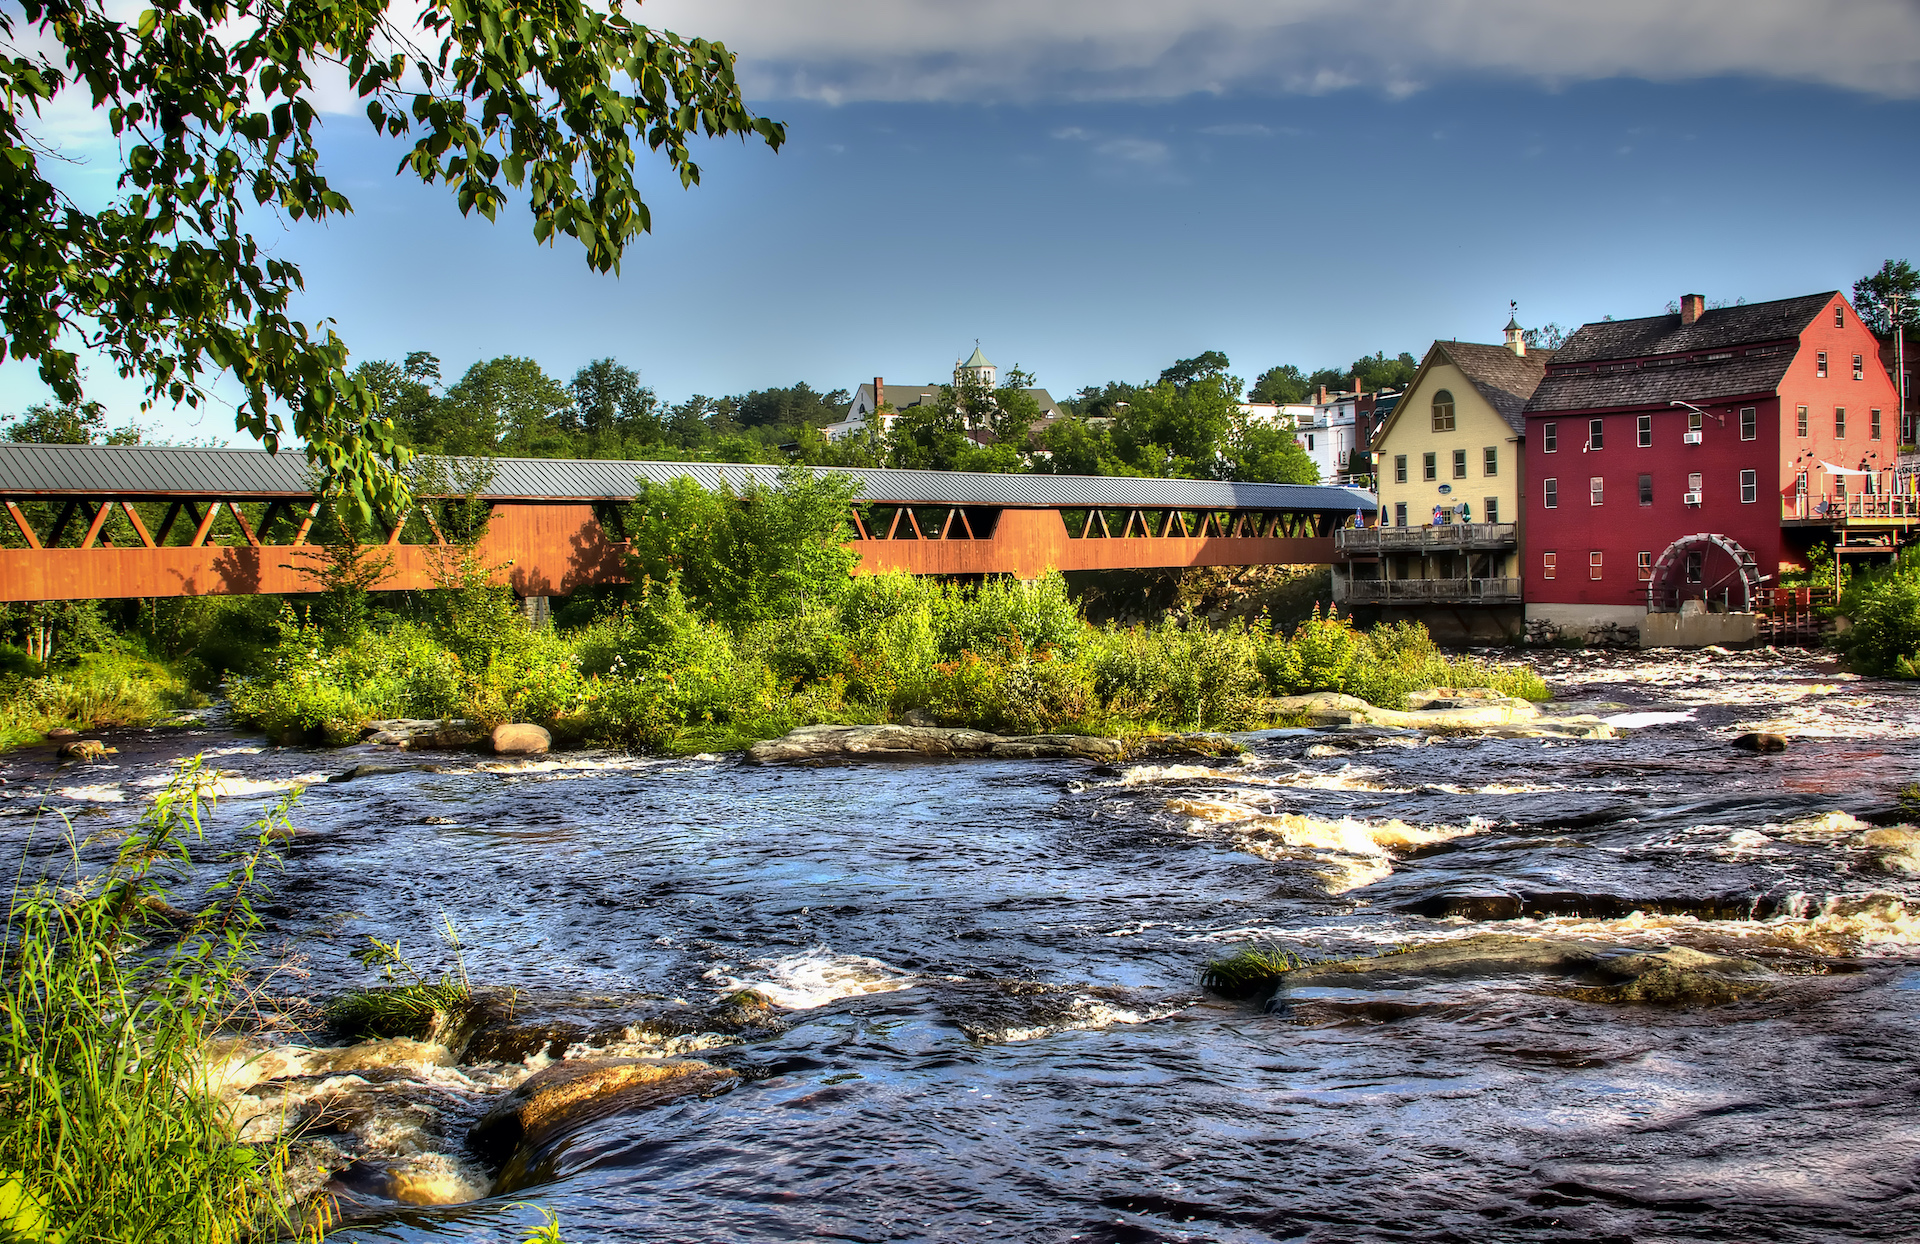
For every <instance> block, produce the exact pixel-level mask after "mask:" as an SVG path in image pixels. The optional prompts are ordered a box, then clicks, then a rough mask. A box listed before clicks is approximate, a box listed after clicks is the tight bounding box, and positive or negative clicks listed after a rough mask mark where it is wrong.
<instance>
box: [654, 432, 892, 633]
mask: <svg viewBox="0 0 1920 1244" xmlns="http://www.w3.org/2000/svg"><path fill="white" fill-rule="evenodd" d="M858 487H859V485H858V483H857V482H856V481H855V480H854V478H853V477H852V476H849V475H841V474H836V473H832V472H826V473H822V474H817V475H816V474H815V473H814V472H813V471H812V470H810V469H808V468H806V467H803V466H792V467H788V468H787V469H786V470H784V471H782V472H781V474H780V481H779V483H778V484H777V485H775V486H773V487H768V486H767V485H765V484H763V483H761V482H760V481H759V480H758V479H752V478H750V479H748V480H746V481H745V483H744V486H743V487H742V488H741V489H739V490H738V491H736V490H734V489H733V488H731V487H728V488H724V489H722V490H721V491H719V492H709V491H707V490H706V489H704V488H702V487H700V486H699V485H698V484H696V483H694V482H693V481H692V480H690V479H685V478H681V479H676V480H674V481H673V482H671V483H668V484H657V483H652V482H650V481H647V480H641V481H639V492H638V495H637V496H636V497H635V499H634V501H633V503H632V504H631V505H630V506H629V507H628V510H627V514H626V523H627V529H628V530H629V531H630V532H632V533H633V546H632V547H633V551H632V554H631V559H632V566H631V571H630V574H631V578H632V579H633V581H634V582H636V583H653V584H658V585H663V586H664V585H667V584H677V585H678V587H679V589H680V590H681V591H683V592H685V594H686V596H687V599H688V600H689V601H691V602H692V603H693V604H694V605H695V607H696V608H698V609H699V610H700V611H701V612H702V613H704V614H705V615H706V616H708V617H711V618H714V619H716V620H718V621H722V622H727V623H730V624H742V623H748V622H756V621H764V620H767V619H770V618H782V617H789V616H792V615H794V614H796V613H798V612H800V611H801V610H802V609H804V608H806V607H807V606H809V605H827V604H831V603H833V602H834V601H835V600H838V599H839V597H840V594H841V593H842V592H844V591H845V590H846V585H847V577H848V575H849V574H850V573H851V572H852V570H853V566H854V563H855V562H856V561H857V560H858V554H856V553H853V552H850V551H849V550H848V549H847V548H846V547H845V545H846V542H847V541H848V540H850V539H851V538H852V536H853V528H852V524H851V523H850V522H849V521H848V515H849V506H850V503H851V502H852V500H853V495H854V493H855V492H856V491H857V490H858Z"/></svg>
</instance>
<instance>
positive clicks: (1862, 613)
mask: <svg viewBox="0 0 1920 1244" xmlns="http://www.w3.org/2000/svg"><path fill="white" fill-rule="evenodd" d="M1852 569H1853V573H1851V574H1849V575H1847V576H1846V578H1845V579H1844V580H1843V583H1844V588H1843V590H1842V592H1841V594H1840V609H1839V612H1840V613H1841V614H1842V615H1843V616H1845V617H1846V618H1848V619H1849V620H1850V623H1851V625H1850V626H1849V628H1848V630H1847V631H1846V632H1845V633H1843V634H1841V635H1838V636H1836V637H1835V639H1834V646H1835V647H1836V648H1838V649H1840V651H1841V652H1842V653H1844V654H1845V656H1846V658H1847V664H1848V665H1849V666H1850V667H1852V668H1853V669H1854V670H1855V671H1856V672H1858V673H1861V674H1878V675H1882V676H1884V677H1889V678H1920V553H1916V552H1915V551H1913V550H1907V551H1905V552H1902V553H1900V554H1899V555H1898V556H1896V557H1895V558H1894V560H1893V562H1892V564H1890V565H1888V566H1884V567H1876V568H1873V569H1867V568H1865V567H1855V568H1852Z"/></svg>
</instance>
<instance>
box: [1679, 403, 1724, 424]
mask: <svg viewBox="0 0 1920 1244" xmlns="http://www.w3.org/2000/svg"><path fill="white" fill-rule="evenodd" d="M1667 405H1669V406H1685V407H1686V408H1687V409H1688V410H1690V411H1692V412H1693V413H1694V414H1696V415H1699V416H1700V417H1701V418H1703V419H1704V418H1706V417H1707V416H1709V415H1712V416H1713V420H1714V422H1716V423H1718V424H1719V425H1720V426H1721V427H1723V428H1724V427H1726V426H1727V417H1726V416H1725V415H1715V414H1714V413H1713V412H1712V411H1710V410H1701V409H1700V408H1699V407H1698V406H1695V405H1694V404H1693V403H1692V402H1683V401H1681V400H1680V399H1679V398H1677V397H1676V398H1674V399H1673V400H1672V401H1671V402H1668V403H1667Z"/></svg>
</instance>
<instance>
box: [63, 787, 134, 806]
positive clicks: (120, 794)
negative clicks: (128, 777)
mask: <svg viewBox="0 0 1920 1244" xmlns="http://www.w3.org/2000/svg"><path fill="white" fill-rule="evenodd" d="M48 793H49V794H53V795H58V796H59V797H60V798H62V799H71V800H73V801H74V802H75V803H125V802H126V801H127V792H126V791H125V790H124V789H122V788H121V787H119V786H108V785H105V784H102V785H99V786H60V787H56V788H54V789H53V790H52V791H49V792H48Z"/></svg>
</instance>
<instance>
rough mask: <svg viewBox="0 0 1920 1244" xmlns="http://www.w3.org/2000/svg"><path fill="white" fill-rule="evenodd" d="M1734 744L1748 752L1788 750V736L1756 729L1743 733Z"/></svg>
mask: <svg viewBox="0 0 1920 1244" xmlns="http://www.w3.org/2000/svg"><path fill="white" fill-rule="evenodd" d="M1733 745H1734V746H1735V747H1737V748H1739V749H1740V750H1742V751H1747V752H1784V751H1786V750H1787V736H1786V735H1784V734H1770V733H1768V732H1766V731H1761V730H1756V731H1753V732H1751V733H1749V734H1743V735H1741V736H1740V737H1739V738H1737V739H1735V740H1734V741H1733Z"/></svg>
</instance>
